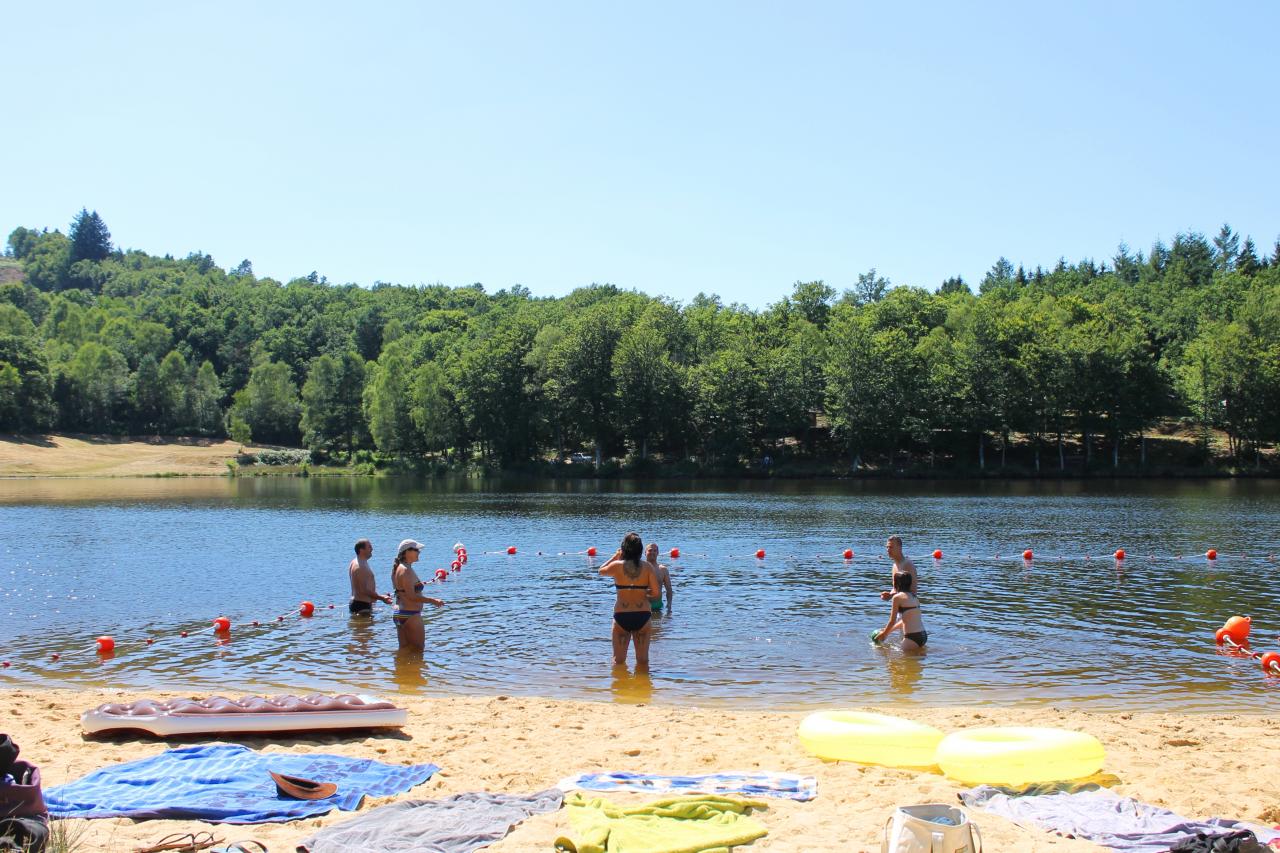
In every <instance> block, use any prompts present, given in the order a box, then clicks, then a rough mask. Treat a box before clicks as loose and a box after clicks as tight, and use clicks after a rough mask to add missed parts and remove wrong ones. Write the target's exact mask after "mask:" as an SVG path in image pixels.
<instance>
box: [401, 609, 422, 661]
mask: <svg viewBox="0 0 1280 853" xmlns="http://www.w3.org/2000/svg"><path fill="white" fill-rule="evenodd" d="M396 639H398V640H399V641H400V648H402V649H412V650H413V651H416V652H420V651H422V650H423V648H424V647H425V646H426V645H427V629H426V626H424V625H423V624H422V617H421V616H416V615H415V616H410V617H408V618H407V619H397V620H396Z"/></svg>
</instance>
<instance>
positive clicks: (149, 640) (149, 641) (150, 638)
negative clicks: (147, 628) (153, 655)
mask: <svg viewBox="0 0 1280 853" xmlns="http://www.w3.org/2000/svg"><path fill="white" fill-rule="evenodd" d="M154 642H155V638H154V637H147V645H148V646H149V645H151V644H152V643H154Z"/></svg>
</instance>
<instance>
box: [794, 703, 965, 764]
mask: <svg viewBox="0 0 1280 853" xmlns="http://www.w3.org/2000/svg"><path fill="white" fill-rule="evenodd" d="M799 735H800V744H801V745H802V746H803V747H804V748H805V749H806V750H808V751H809V752H811V753H813V754H814V755H816V756H818V757H819V758H829V759H832V760H835V761H857V762H859V763H860V764H883V765H885V766H886V767H932V766H933V765H934V764H935V763H936V761H935V758H934V754H935V753H936V752H937V749H938V742H939V741H940V740H942V732H940V731H938V730H937V729H935V728H934V727H933V726H926V725H922V724H920V723H913V722H912V721H911V720H904V719H902V718H901V717H891V716H889V715H888V714H871V713H864V712H862V711H819V712H818V713H816V714H810V715H809V716H807V717H805V718H804V721H803V722H801V723H800V731H799Z"/></svg>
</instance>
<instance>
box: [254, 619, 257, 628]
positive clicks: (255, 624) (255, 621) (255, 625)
mask: <svg viewBox="0 0 1280 853" xmlns="http://www.w3.org/2000/svg"><path fill="white" fill-rule="evenodd" d="M253 627H255V628H257V627H258V620H257V619H254V620H253Z"/></svg>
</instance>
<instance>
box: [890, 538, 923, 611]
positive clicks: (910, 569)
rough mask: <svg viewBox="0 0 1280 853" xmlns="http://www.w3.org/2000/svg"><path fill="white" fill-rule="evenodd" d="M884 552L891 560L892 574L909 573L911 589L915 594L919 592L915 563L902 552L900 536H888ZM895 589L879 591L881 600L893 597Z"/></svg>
mask: <svg viewBox="0 0 1280 853" xmlns="http://www.w3.org/2000/svg"><path fill="white" fill-rule="evenodd" d="M884 552H885V553H886V554H888V555H889V559H890V560H893V576H894V577H895V578H896V577H897V576H898V575H901V574H906V575H911V591H912V592H913V593H915V594H916V595H919V594H920V576H919V575H917V574H916V564H915V563H913V562H911V558H910V557H908V556H907V555H906V554H904V553H902V537H901V536H898V535H896V534H895V535H893V536H890V537H889V538H888V539H886V540H885V543H884ZM894 592H895V590H893V589H886V590H885V591H884V592H882V593H880V599H881V600H882V601H888V600H889V599H891V598H893V596H894Z"/></svg>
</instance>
